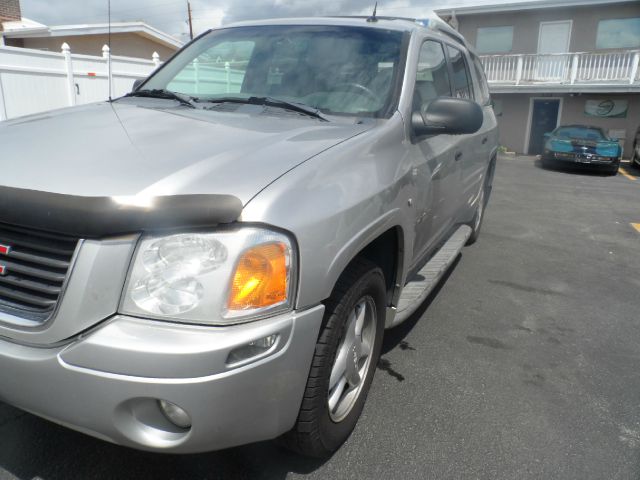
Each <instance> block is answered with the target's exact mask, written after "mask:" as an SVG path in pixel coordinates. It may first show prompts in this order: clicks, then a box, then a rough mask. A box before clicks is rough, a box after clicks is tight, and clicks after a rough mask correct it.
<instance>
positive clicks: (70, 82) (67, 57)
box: [62, 42, 76, 106]
mask: <svg viewBox="0 0 640 480" xmlns="http://www.w3.org/2000/svg"><path fill="white" fill-rule="evenodd" d="M62 55H64V64H65V67H66V70H67V95H68V97H69V106H74V105H75V104H76V85H75V81H74V79H73V61H72V60H71V48H70V47H69V44H68V43H67V42H65V43H63V44H62Z"/></svg>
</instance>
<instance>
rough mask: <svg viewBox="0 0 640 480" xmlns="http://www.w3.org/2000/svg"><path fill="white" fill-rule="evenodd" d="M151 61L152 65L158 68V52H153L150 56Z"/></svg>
mask: <svg viewBox="0 0 640 480" xmlns="http://www.w3.org/2000/svg"><path fill="white" fill-rule="evenodd" d="M151 60H153V64H154V65H155V66H156V68H158V67H159V66H160V55H158V52H153V55H151Z"/></svg>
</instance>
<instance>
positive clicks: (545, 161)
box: [540, 157, 554, 170]
mask: <svg viewBox="0 0 640 480" xmlns="http://www.w3.org/2000/svg"><path fill="white" fill-rule="evenodd" d="M540 163H541V165H542V168H544V169H546V170H553V167H554V164H553V162H552V161H551V159H549V158H545V157H542V159H541V160H540Z"/></svg>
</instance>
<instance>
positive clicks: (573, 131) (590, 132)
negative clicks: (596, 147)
mask: <svg viewBox="0 0 640 480" xmlns="http://www.w3.org/2000/svg"><path fill="white" fill-rule="evenodd" d="M554 135H555V136H556V137H561V138H574V139H577V140H606V136H605V135H604V132H603V131H602V130H600V129H599V128H585V127H560V128H558V129H557V130H556V131H555V132H554Z"/></svg>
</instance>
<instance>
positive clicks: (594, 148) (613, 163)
mask: <svg viewBox="0 0 640 480" xmlns="http://www.w3.org/2000/svg"><path fill="white" fill-rule="evenodd" d="M544 137H545V143H544V152H543V154H542V162H543V164H545V165H550V164H553V163H556V162H557V163H560V162H562V163H564V164H567V163H569V164H572V165H576V166H577V165H580V166H583V165H584V166H591V167H598V168H602V169H605V170H606V171H607V172H609V173H610V174H611V175H615V174H617V173H618V167H619V166H620V157H621V155H622V148H621V147H620V144H619V143H618V141H617V140H613V139H611V138H609V137H608V136H607V135H605V133H604V132H603V131H602V129H601V128H598V127H590V126H587V125H563V126H560V127H558V128H556V129H555V130H554V131H553V132H551V133H545V135H544Z"/></svg>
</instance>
